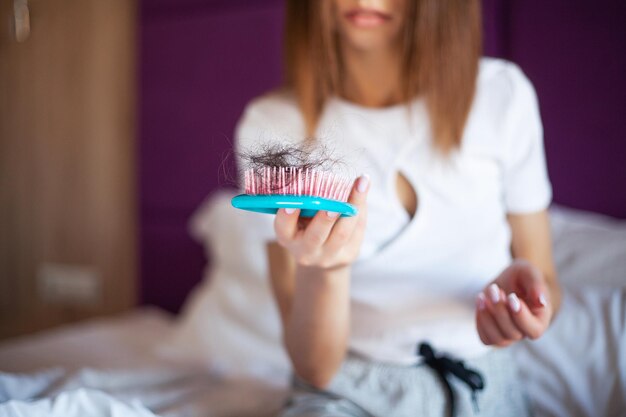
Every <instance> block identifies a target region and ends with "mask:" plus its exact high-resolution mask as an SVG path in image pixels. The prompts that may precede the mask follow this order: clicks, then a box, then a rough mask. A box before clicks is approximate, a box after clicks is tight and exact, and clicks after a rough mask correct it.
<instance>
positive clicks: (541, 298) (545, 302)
mask: <svg viewBox="0 0 626 417" xmlns="http://www.w3.org/2000/svg"><path fill="white" fill-rule="evenodd" d="M539 304H541V305H542V306H544V307H545V306H547V305H548V300H546V295H545V294H544V293H541V294H539Z"/></svg>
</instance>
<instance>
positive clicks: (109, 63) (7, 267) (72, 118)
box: [0, 0, 137, 337]
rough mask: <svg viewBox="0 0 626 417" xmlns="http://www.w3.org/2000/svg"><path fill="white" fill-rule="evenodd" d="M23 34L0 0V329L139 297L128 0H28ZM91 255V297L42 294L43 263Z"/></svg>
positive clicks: (45, 323) (46, 322) (132, 15)
mask: <svg viewBox="0 0 626 417" xmlns="http://www.w3.org/2000/svg"><path fill="white" fill-rule="evenodd" d="M28 3H29V7H30V16H31V33H30V37H29V38H28V39H27V40H26V41H25V42H23V43H18V42H16V40H15V39H14V37H13V36H12V34H11V32H10V30H9V25H8V24H7V22H8V21H9V20H10V18H11V15H12V9H13V1H11V0H0V22H2V28H1V31H0V337H7V336H11V335H17V334H22V333H26V332H30V331H34V330H38V329H42V328H46V327H50V326H54V325H58V324H61V323H66V322H71V321H75V320H78V319H81V318H85V317H90V316H93V315H99V314H110V313H114V312H119V311H122V310H124V309H127V308H129V307H130V306H132V305H134V303H135V287H136V280H137V272H136V252H137V250H136V211H137V210H136V202H135V201H136V186H135V174H134V173H135V166H134V164H135V107H136V103H135V95H136V94H135V84H136V83H135V61H136V58H135V57H136V41H135V38H136V36H135V30H136V29H135V28H136V4H135V2H134V1H133V0H107V1H101V0H31V1H29V2H28ZM47 263H51V264H63V265H70V266H72V265H77V266H89V267H90V268H93V269H94V270H95V271H97V273H98V276H99V279H100V281H101V297H100V298H99V301H97V302H95V303H90V304H75V303H65V304H64V303H60V302H50V301H46V300H45V299H44V297H42V296H41V292H40V286H39V282H38V279H37V276H38V274H39V273H40V271H41V267H42V265H44V264H47Z"/></svg>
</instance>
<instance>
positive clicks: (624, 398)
mask: <svg viewBox="0 0 626 417" xmlns="http://www.w3.org/2000/svg"><path fill="white" fill-rule="evenodd" d="M231 195H232V194H231V193H230V192H220V193H218V194H215V195H213V196H212V197H211V198H210V199H208V200H207V201H206V202H205V203H204V204H203V205H202V206H201V207H200V208H199V209H198V210H197V211H196V213H195V214H194V216H193V218H192V219H191V222H190V229H191V233H192V235H194V237H195V238H196V239H200V240H202V241H203V242H204V243H205V244H206V246H207V250H210V251H211V253H212V256H213V262H212V267H211V269H210V270H208V271H207V274H206V277H205V280H204V282H203V283H202V284H200V285H199V286H198V287H197V288H196V289H195V290H194V292H193V293H192V294H191V295H190V297H189V299H188V301H187V302H186V306H185V308H184V310H183V312H182V313H181V315H180V316H179V317H175V316H173V315H172V314H170V313H167V312H165V311H163V310H161V309H158V308H154V307H141V308H138V309H136V310H134V311H132V312H129V313H127V314H124V315H121V316H117V317H110V318H101V319H95V320H90V321H86V322H82V323H79V324H76V325H70V326H65V327H62V328H58V329H55V330H50V331H46V332H43V333H39V334H35V335H30V336H26V337H21V338H17V339H13V340H7V341H3V342H1V343H0V371H2V373H1V374H0V416H31V415H42V414H45V415H59V416H61V415H62V416H75V415H76V416H79V415H87V414H88V415H94V416H99V415H103V416H104V415H129V416H135V415H136V416H152V415H155V414H156V415H163V416H189V415H203V416H265V415H267V416H269V415H272V414H273V413H275V411H276V410H277V409H278V408H279V407H280V406H281V404H282V403H283V401H284V400H285V397H286V394H287V389H286V386H287V381H288V372H287V371H288V369H287V368H286V366H287V365H286V363H287V362H286V357H285V356H284V353H283V352H282V351H281V350H280V348H279V343H278V340H279V327H278V319H277V315H276V312H275V311H274V310H273V308H274V307H273V305H272V304H271V302H269V301H270V300H269V297H270V294H269V288H268V287H267V283H266V280H265V278H264V277H263V268H264V267H265V266H264V264H263V260H262V259H261V258H262V248H261V247H260V246H255V245H252V244H249V243H248V244H247V246H246V247H242V245H244V244H242V243H241V242H240V241H238V240H237V239H241V236H242V233H243V232H242V231H243V230H244V229H246V228H249V227H250V226H251V225H252V224H253V225H255V227H256V230H258V233H259V235H258V237H259V238H260V237H262V236H264V235H265V234H266V233H267V230H266V229H265V228H266V226H267V221H266V218H263V217H255V216H254V215H249V214H244V213H243V212H239V211H235V210H232V209H231V208H230V207H229V205H228V201H229V199H230V197H231ZM240 216H244V217H240ZM256 216H258V215H256ZM551 223H552V230H553V236H554V250H555V259H556V262H557V266H558V269H559V273H560V276H561V281H562V284H563V287H564V301H563V306H562V310H561V312H560V314H559V316H557V318H556V320H555V322H554V324H553V326H552V327H551V329H550V330H549V332H548V333H546V335H544V337H542V338H541V339H540V340H538V341H535V342H523V343H520V344H518V345H516V346H515V347H514V348H513V349H514V354H515V357H516V360H517V362H518V364H519V365H520V369H521V377H522V378H523V381H524V384H525V386H526V387H528V394H529V400H530V402H531V404H532V406H533V409H534V412H535V415H536V416H545V417H548V416H571V415H576V416H590V417H591V416H624V415H626V411H625V410H626V289H625V288H626V222H624V221H617V220H614V219H611V218H608V217H605V216H600V215H595V214H592V213H586V212H580V211H575V210H569V209H565V208H562V207H553V208H552V209H551ZM226 235H227V236H226ZM248 240H249V239H248ZM215 241H220V245H217V247H216V245H214V244H213V245H212V242H213V243H214V242H215ZM238 245H239V246H238ZM244 246H245V245H244ZM232 247H238V248H239V250H240V251H241V255H242V256H246V257H248V258H249V259H251V262H250V263H248V264H246V263H241V262H236V259H235V260H233V259H232V256H229V255H228V253H229V252H232ZM246 265H247V266H246ZM250 265H254V266H252V267H251V266H250ZM246 268H248V269H246ZM255 268H256V270H255ZM242 277H245V278H242ZM251 286H256V287H255V288H252V290H253V291H251ZM251 294H252V295H251ZM246 297H252V298H246ZM251 311H252V314H251ZM207 317H210V320H208V319H207Z"/></svg>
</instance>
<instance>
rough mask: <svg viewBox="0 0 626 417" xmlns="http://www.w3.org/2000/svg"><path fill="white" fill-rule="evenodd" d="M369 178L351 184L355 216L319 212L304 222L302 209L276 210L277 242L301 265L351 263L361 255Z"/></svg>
mask: <svg viewBox="0 0 626 417" xmlns="http://www.w3.org/2000/svg"><path fill="white" fill-rule="evenodd" d="M368 190H369V177H368V176H367V175H363V176H361V177H359V178H358V179H357V180H356V181H355V183H354V184H353V186H352V190H351V193H350V198H349V200H348V201H349V202H350V203H351V204H353V205H355V206H356V207H357V209H358V214H357V215H356V216H353V217H345V218H340V217H339V213H336V212H328V211H318V212H317V213H316V214H315V216H313V218H311V219H310V220H307V222H306V223H303V222H302V221H301V220H299V219H298V218H299V210H293V209H281V210H279V211H278V212H277V213H276V218H275V220H274V229H275V232H276V237H277V239H278V242H279V243H280V244H281V245H282V246H285V247H288V249H289V250H290V252H292V255H294V257H295V258H296V260H297V262H299V263H300V264H302V265H317V266H321V267H324V268H326V267H332V266H337V265H345V264H349V263H352V262H353V261H354V259H355V258H356V256H357V255H358V252H359V248H360V246H361V241H362V239H363V232H364V229H365V219H366V217H367V206H366V199H367V193H368Z"/></svg>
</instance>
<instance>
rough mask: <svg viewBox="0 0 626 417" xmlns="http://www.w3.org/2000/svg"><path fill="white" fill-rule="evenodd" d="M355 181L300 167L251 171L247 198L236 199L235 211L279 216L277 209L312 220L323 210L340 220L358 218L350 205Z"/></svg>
mask: <svg viewBox="0 0 626 417" xmlns="http://www.w3.org/2000/svg"><path fill="white" fill-rule="evenodd" d="M353 182H354V181H353V180H352V179H349V178H347V177H342V176H339V175H335V174H333V173H332V172H330V171H321V170H317V169H311V168H298V167H284V166H283V167H278V166H274V167H270V166H264V167H261V168H257V169H255V168H251V169H247V170H245V171H244V194H240V195H238V196H235V197H233V199H232V201H231V203H232V205H233V207H235V208H238V209H241V210H248V211H256V212H259V213H269V214H276V212H277V211H278V209H281V208H293V209H299V210H300V216H301V217H313V216H315V213H317V212H318V211H320V210H325V211H332V212H337V213H339V214H340V215H341V217H350V216H354V215H356V214H357V212H358V210H357V208H356V207H355V206H353V205H352V204H350V203H348V202H347V201H348V197H349V196H350V191H351V190H352V184H353Z"/></svg>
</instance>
